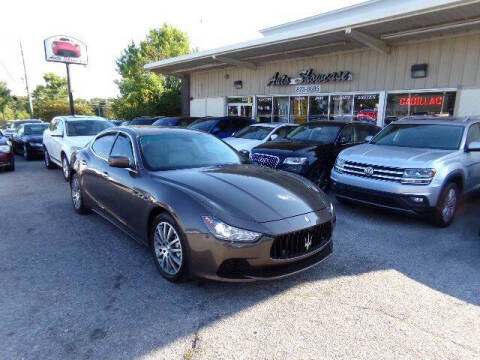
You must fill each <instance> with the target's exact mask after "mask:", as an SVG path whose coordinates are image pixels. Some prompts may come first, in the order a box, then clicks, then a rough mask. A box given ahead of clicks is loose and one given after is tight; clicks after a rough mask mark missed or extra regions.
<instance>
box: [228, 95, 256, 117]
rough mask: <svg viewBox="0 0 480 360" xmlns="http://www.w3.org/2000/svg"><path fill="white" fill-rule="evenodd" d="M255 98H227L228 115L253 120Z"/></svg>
mask: <svg viewBox="0 0 480 360" xmlns="http://www.w3.org/2000/svg"><path fill="white" fill-rule="evenodd" d="M252 107H253V98H252V97H250V96H248V97H229V98H227V115H228V116H243V117H248V118H252V114H253V112H252Z"/></svg>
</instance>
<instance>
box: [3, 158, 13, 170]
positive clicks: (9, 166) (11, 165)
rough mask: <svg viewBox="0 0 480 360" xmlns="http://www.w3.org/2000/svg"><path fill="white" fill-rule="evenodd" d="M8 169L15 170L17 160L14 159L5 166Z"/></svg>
mask: <svg viewBox="0 0 480 360" xmlns="http://www.w3.org/2000/svg"><path fill="white" fill-rule="evenodd" d="M5 169H6V170H7V171H15V160H14V159H12V163H11V164H10V165H8V166H7V167H6V168H5Z"/></svg>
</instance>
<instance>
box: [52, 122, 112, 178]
mask: <svg viewBox="0 0 480 360" xmlns="http://www.w3.org/2000/svg"><path fill="white" fill-rule="evenodd" d="M113 126H114V125H113V124H112V123H111V122H110V121H108V120H106V119H105V118H102V117H98V116H57V117H54V118H53V119H52V121H51V123H50V127H49V128H48V129H47V130H45V132H44V133H43V146H44V148H45V166H46V167H47V169H53V168H54V167H55V165H58V166H60V167H61V168H62V170H63V177H64V178H65V180H67V181H69V180H70V175H71V168H70V163H71V162H70V160H71V156H72V152H73V151H75V150H78V149H81V148H83V147H85V145H87V144H88V143H89V142H90V140H91V139H93V138H94V137H95V135H97V134H98V133H99V132H100V131H103V130H105V129H107V128H110V127H113Z"/></svg>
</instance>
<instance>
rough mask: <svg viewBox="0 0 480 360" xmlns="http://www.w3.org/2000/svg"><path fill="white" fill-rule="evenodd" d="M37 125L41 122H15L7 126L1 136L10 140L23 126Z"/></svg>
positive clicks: (29, 120) (37, 120)
mask: <svg viewBox="0 0 480 360" xmlns="http://www.w3.org/2000/svg"><path fill="white" fill-rule="evenodd" d="M38 123H43V121H42V120H40V119H27V120H16V121H14V122H12V123H11V124H10V126H8V127H7V128H6V129H5V131H4V132H3V135H4V136H5V137H6V138H8V139H11V138H12V136H13V134H14V133H15V132H16V131H17V129H18V127H19V126H20V125H23V124H38Z"/></svg>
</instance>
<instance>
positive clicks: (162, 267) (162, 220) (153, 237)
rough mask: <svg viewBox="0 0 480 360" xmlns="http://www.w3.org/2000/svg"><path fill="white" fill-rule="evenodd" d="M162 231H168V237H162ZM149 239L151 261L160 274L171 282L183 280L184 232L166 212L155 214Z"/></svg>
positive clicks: (185, 258)
mask: <svg viewBox="0 0 480 360" xmlns="http://www.w3.org/2000/svg"><path fill="white" fill-rule="evenodd" d="M163 229H165V232H164V231H163ZM170 231H171V232H170ZM164 233H167V235H168V233H170V237H168V236H167V237H168V238H167V239H164ZM149 240H150V249H151V251H152V255H153V261H154V263H155V266H156V267H157V269H158V271H159V272H160V274H161V275H162V276H163V277H164V278H165V279H167V280H168V281H171V282H179V281H182V280H184V279H185V275H186V274H187V254H186V249H187V248H186V246H185V243H186V242H185V234H184V233H183V231H182V229H181V228H180V226H178V224H177V222H176V221H175V220H174V219H173V218H172V217H171V216H170V215H168V214H166V213H163V214H160V215H157V217H156V218H155V219H154V220H153V222H152V226H151V228H150V239H149Z"/></svg>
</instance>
